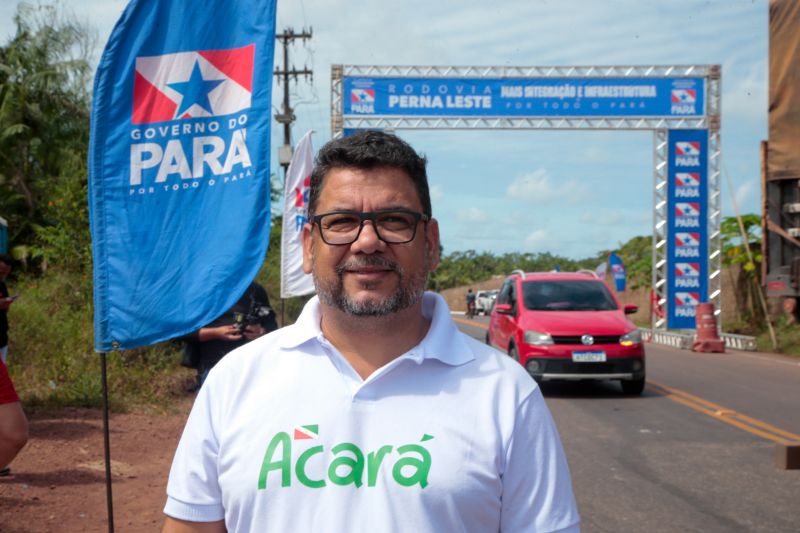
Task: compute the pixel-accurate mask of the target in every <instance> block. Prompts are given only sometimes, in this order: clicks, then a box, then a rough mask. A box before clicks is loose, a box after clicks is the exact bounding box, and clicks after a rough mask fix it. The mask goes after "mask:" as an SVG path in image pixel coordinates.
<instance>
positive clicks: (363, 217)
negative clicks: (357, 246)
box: [311, 208, 431, 246]
mask: <svg viewBox="0 0 800 533" xmlns="http://www.w3.org/2000/svg"><path fill="white" fill-rule="evenodd" d="M390 213H403V214H406V215H411V216H413V217H414V231H412V232H411V238H410V239H408V240H407V241H387V240H386V239H384V238H383V237H381V231H380V229H379V228H378V224H377V219H378V217H379V216H381V215H386V214H390ZM329 215H354V216H357V217H358V218H359V221H360V222H359V225H358V231H357V232H356V235H355V237H353V240H351V241H350V242H337V243H331V242H328V241H327V240H326V239H325V232H324V231H323V230H322V224H320V221H321V220H322V218H323V217H326V216H329ZM430 219H431V217H429V216H428V215H426V214H425V213H419V212H417V211H412V210H410V209H403V208H398V209H382V210H380V211H347V210H338V211H328V212H327V213H320V214H319V215H314V216H313V217H311V224H312V225H313V226H317V227H318V228H319V236H320V238H322V242H324V243H325V244H327V245H328V246H349V245H351V244H353V243H354V242H356V241H357V240H358V238H359V237H360V236H361V231H362V230H363V229H364V222H366V221H367V220H371V221H372V228H373V229H374V230H375V235H377V236H378V238H379V239H380V240H382V241H383V242H385V243H386V244H408V243H409V242H411V241H413V240H414V238H416V236H417V227H418V226H419V223H420V221H422V222H423V223H425V224H427V223H428V222H429V221H430Z"/></svg>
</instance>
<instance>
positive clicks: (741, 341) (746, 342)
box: [719, 333, 758, 352]
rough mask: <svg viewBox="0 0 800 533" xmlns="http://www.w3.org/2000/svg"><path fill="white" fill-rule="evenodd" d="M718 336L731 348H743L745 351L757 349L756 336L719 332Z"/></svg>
mask: <svg viewBox="0 0 800 533" xmlns="http://www.w3.org/2000/svg"><path fill="white" fill-rule="evenodd" d="M719 336H720V338H721V339H722V340H724V341H725V347H726V348H731V349H732V350H744V351H747V352H756V351H758V345H757V344H756V338H755V337H751V336H749V335H737V334H735V333H720V334H719Z"/></svg>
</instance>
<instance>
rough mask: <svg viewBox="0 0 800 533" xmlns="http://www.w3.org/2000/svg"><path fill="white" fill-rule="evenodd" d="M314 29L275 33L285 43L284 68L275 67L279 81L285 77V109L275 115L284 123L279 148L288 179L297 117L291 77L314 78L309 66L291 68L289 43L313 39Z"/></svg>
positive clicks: (281, 161) (279, 154)
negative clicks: (291, 94) (292, 100)
mask: <svg viewBox="0 0 800 533" xmlns="http://www.w3.org/2000/svg"><path fill="white" fill-rule="evenodd" d="M311 32H312V29H311V28H308V30H306V29H305V28H303V29H302V31H301V32H300V33H295V32H294V30H293V29H292V28H286V29H284V30H283V33H279V34H277V35H275V38H276V39H277V40H279V41H281V43H282V44H283V70H281V69H279V68H277V67H276V68H275V76H277V77H278V83H280V81H281V78H283V110H282V112H281V113H280V114H277V115H275V120H276V121H277V122H278V123H279V124H283V146H281V147H280V149H279V150H278V161H279V162H280V164H281V166H282V167H283V177H284V179H286V172H287V171H288V170H289V163H290V162H291V161H292V129H291V127H292V122H294V119H295V118H296V117H295V115H294V109H292V106H291V103H290V102H289V78H294V81H295V82H296V81H297V78H298V76H304V77H305V78H306V79H309V78H310V79H313V72H312V71H311V70H309V69H308V68H307V67H303V69H302V70H297V69H295V68H294V67H291V68H289V43H291V42H293V41H294V40H296V39H302V40H303V41H305V40H307V39H311Z"/></svg>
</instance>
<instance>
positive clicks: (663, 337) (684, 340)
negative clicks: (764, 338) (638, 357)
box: [639, 328, 758, 352]
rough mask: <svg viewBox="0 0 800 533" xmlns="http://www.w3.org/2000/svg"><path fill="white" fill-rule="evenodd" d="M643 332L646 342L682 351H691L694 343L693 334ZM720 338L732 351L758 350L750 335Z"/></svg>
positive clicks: (754, 340) (643, 329)
mask: <svg viewBox="0 0 800 533" xmlns="http://www.w3.org/2000/svg"><path fill="white" fill-rule="evenodd" d="M639 331H641V332H642V339H644V341H645V342H653V343H656V344H663V345H665V346H672V347H673V348H680V349H681V350H691V349H692V342H694V334H693V333H678V332H675V331H661V330H652V329H650V328H639ZM719 337H720V338H721V339H722V340H723V341H725V347H726V348H730V349H732V350H743V351H748V352H755V351H757V350H758V346H757V345H756V338H755V337H751V336H749V335H737V334H734V333H720V334H719Z"/></svg>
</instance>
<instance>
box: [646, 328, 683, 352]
mask: <svg viewBox="0 0 800 533" xmlns="http://www.w3.org/2000/svg"><path fill="white" fill-rule="evenodd" d="M639 330H640V331H641V332H642V338H643V339H644V341H645V342H654V343H656V344H664V345H666V346H672V347H673V348H680V349H681V350H689V349H691V347H692V341H693V340H694V335H688V334H686V333H676V332H674V331H661V330H657V329H656V330H652V329H650V328H639Z"/></svg>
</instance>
